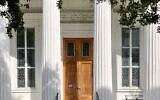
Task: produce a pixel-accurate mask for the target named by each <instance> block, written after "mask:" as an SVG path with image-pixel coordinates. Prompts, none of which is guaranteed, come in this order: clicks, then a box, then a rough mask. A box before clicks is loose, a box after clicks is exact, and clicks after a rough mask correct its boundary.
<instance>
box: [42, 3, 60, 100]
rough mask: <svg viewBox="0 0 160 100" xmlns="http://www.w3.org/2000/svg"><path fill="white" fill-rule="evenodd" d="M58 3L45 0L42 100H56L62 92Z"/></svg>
mask: <svg viewBox="0 0 160 100" xmlns="http://www.w3.org/2000/svg"><path fill="white" fill-rule="evenodd" d="M57 1H58V0H43V56H42V57H43V68H42V100H55V99H56V94H57V93H58V92H60V90H61V89H60V88H61V82H60V80H61V78H60V67H61V66H60V65H61V63H60V60H61V55H60V53H61V51H60V50H61V49H60V11H59V9H58V7H57ZM59 100H60V99H59Z"/></svg>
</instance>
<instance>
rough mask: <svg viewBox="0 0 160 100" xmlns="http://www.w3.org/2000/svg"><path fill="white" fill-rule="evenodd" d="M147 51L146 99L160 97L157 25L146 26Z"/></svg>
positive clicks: (159, 38) (159, 48)
mask: <svg viewBox="0 0 160 100" xmlns="http://www.w3.org/2000/svg"><path fill="white" fill-rule="evenodd" d="M145 34H146V44H147V45H146V46H147V47H146V53H147V62H146V63H147V66H146V69H147V72H146V74H147V77H146V78H147V79H146V90H145V94H144V98H145V99H144V100H159V99H160V33H157V25H155V24H152V25H149V26H146V27H145Z"/></svg>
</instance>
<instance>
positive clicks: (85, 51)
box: [83, 42, 89, 56]
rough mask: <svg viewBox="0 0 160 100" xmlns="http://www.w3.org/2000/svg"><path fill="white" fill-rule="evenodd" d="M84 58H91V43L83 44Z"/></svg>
mask: <svg viewBox="0 0 160 100" xmlns="http://www.w3.org/2000/svg"><path fill="white" fill-rule="evenodd" d="M83 56H89V43H87V42H84V43H83Z"/></svg>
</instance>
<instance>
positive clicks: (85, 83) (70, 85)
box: [63, 38, 93, 100]
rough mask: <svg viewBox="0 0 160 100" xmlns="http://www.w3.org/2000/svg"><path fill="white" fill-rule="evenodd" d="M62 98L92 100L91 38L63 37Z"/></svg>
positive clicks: (66, 99) (67, 99) (65, 99)
mask: <svg viewBox="0 0 160 100" xmlns="http://www.w3.org/2000/svg"><path fill="white" fill-rule="evenodd" d="M63 45H64V47H63V48H64V52H63V53H64V56H63V58H64V61H63V62H64V91H65V93H64V100H92V67H93V64H92V62H93V61H92V60H93V39H91V38H85V39H81V38H72V39H69V38H65V39H64V42H63Z"/></svg>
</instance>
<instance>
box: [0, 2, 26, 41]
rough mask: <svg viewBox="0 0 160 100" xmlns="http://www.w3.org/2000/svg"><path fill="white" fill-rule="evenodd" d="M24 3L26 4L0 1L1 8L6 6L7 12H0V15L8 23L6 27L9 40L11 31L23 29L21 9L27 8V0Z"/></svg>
mask: <svg viewBox="0 0 160 100" xmlns="http://www.w3.org/2000/svg"><path fill="white" fill-rule="evenodd" d="M26 2H27V3H26V4H21V3H20V0H0V5H1V6H8V8H7V10H3V11H2V10H1V11H0V14H1V16H2V17H5V18H7V19H8V21H9V23H8V25H7V34H8V36H9V37H10V38H11V37H12V29H14V31H16V32H17V31H18V30H23V29H24V28H23V24H24V22H23V13H22V11H21V7H23V6H25V7H26V8H29V4H28V2H29V0H26Z"/></svg>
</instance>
